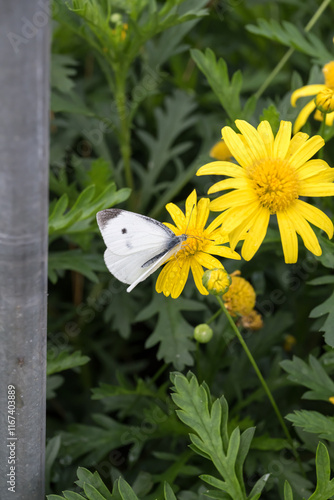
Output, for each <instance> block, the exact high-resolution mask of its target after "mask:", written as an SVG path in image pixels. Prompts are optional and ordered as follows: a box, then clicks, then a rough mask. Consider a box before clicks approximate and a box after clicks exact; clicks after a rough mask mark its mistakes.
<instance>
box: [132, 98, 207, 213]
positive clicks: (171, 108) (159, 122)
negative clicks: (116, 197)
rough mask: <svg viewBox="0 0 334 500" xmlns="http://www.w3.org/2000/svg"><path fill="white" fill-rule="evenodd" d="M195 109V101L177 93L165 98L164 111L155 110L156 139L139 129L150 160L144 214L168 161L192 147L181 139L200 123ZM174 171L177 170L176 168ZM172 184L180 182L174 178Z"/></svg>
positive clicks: (144, 182) (144, 178)
mask: <svg viewBox="0 0 334 500" xmlns="http://www.w3.org/2000/svg"><path fill="white" fill-rule="evenodd" d="M195 109H196V103H195V100H194V98H193V97H192V96H189V95H187V94H186V93H185V92H182V91H180V90H176V91H175V92H174V93H173V95H172V96H169V97H166V99H165V101H164V105H163V107H162V108H156V109H155V110H154V117H155V121H156V128H157V136H156V137H154V136H153V135H151V134H150V133H149V132H147V130H137V134H138V136H139V138H140V139H141V141H142V142H143V143H144V145H145V146H146V148H147V149H148V152H149V157H150V162H149V166H148V169H147V170H143V171H141V178H142V191H141V198H142V201H141V205H140V210H141V211H143V212H144V211H145V209H146V208H147V206H148V204H149V201H150V197H151V196H152V194H153V193H155V192H156V191H157V186H158V179H159V176H160V175H161V173H163V172H164V169H165V168H166V166H167V165H169V162H175V161H176V159H177V158H178V157H179V156H180V155H181V154H183V153H184V152H186V151H188V150H189V149H190V148H191V147H192V146H193V143H192V142H190V141H189V140H187V141H183V142H180V140H179V138H180V136H181V137H182V134H183V133H184V132H185V131H186V130H187V129H189V128H190V127H192V126H193V125H195V124H196V123H197V122H198V115H196V114H194V111H195ZM169 168H170V166H169ZM173 170H175V168H174V167H173ZM172 182H173V183H174V182H177V179H174V176H173V181H172Z"/></svg>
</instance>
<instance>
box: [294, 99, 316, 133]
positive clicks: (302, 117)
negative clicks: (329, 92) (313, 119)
mask: <svg viewBox="0 0 334 500" xmlns="http://www.w3.org/2000/svg"><path fill="white" fill-rule="evenodd" d="M314 109H315V102H314V100H313V99H312V101H310V102H308V103H307V104H306V106H304V107H303V109H302V110H301V111H300V113H299V115H298V116H297V118H296V121H295V124H294V126H293V133H294V134H296V133H297V132H298V131H299V130H300V129H301V128H302V127H303V126H304V125H305V123H306V122H307V119H308V117H309V116H310V114H311V113H312V111H313V110H314Z"/></svg>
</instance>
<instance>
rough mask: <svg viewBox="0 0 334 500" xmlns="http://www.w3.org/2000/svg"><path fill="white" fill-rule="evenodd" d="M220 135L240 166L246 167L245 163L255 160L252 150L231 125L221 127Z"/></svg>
mask: <svg viewBox="0 0 334 500" xmlns="http://www.w3.org/2000/svg"><path fill="white" fill-rule="evenodd" d="M222 136H223V139H224V141H225V142H226V144H227V146H228V148H229V150H230V151H231V153H232V154H233V157H234V158H235V159H236V160H237V162H238V163H239V164H240V165H241V166H242V167H247V165H249V164H252V163H253V162H254V161H255V160H256V157H255V156H254V154H253V152H252V150H251V149H250V148H248V147H246V146H245V144H244V143H243V141H242V139H241V138H240V137H239V135H238V134H237V133H236V132H234V130H232V129H231V127H224V128H223V129H222Z"/></svg>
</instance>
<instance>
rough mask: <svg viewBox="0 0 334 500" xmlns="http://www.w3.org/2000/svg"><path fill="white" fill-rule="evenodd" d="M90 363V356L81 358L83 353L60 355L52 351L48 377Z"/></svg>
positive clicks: (49, 358)
mask: <svg viewBox="0 0 334 500" xmlns="http://www.w3.org/2000/svg"><path fill="white" fill-rule="evenodd" d="M89 361H90V358H89V357H88V356H81V351H75V352H73V353H71V354H70V353H68V352H66V351H62V352H60V353H59V354H58V355H57V354H56V353H54V352H53V351H51V353H48V361H47V375H52V374H53V373H58V372H61V371H63V370H69V369H70V368H74V367H76V366H82V365H85V364H86V363H88V362H89Z"/></svg>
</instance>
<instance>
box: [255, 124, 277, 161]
mask: <svg viewBox="0 0 334 500" xmlns="http://www.w3.org/2000/svg"><path fill="white" fill-rule="evenodd" d="M257 131H258V133H259V134H260V136H261V138H262V141H263V144H264V146H265V148H266V151H267V157H268V158H270V157H271V156H272V154H273V149H274V140H275V138H274V134H273V131H272V129H271V126H270V123H269V122H268V121H267V120H263V121H262V122H260V124H259V126H258V127H257Z"/></svg>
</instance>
